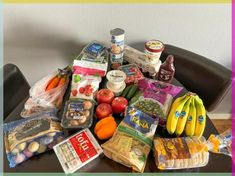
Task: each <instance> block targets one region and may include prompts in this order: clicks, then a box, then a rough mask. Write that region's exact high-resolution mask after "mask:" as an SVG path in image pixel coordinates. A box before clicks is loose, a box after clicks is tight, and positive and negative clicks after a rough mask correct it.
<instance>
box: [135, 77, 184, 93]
mask: <svg viewBox="0 0 235 176" xmlns="http://www.w3.org/2000/svg"><path fill="white" fill-rule="evenodd" d="M138 85H139V88H140V90H146V91H152V92H154V93H155V92H156V93H157V92H165V93H167V94H170V95H171V96H172V97H175V96H176V95H178V94H179V93H180V91H181V90H182V89H183V87H180V86H175V85H172V84H169V83H165V82H161V81H158V80H154V79H148V78H144V79H142V80H139V81H138Z"/></svg>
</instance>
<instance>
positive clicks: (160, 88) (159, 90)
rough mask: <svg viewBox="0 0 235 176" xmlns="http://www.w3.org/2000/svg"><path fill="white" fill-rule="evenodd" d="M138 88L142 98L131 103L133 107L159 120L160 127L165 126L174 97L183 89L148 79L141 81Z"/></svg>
mask: <svg viewBox="0 0 235 176" xmlns="http://www.w3.org/2000/svg"><path fill="white" fill-rule="evenodd" d="M138 87H139V89H140V91H141V96H139V98H138V99H137V100H136V101H135V102H131V103H132V104H131V106H133V107H135V108H137V109H139V110H141V111H143V112H144V113H146V114H148V115H150V116H152V117H153V118H159V125H162V126H164V125H165V124H166V117H167V114H168V112H169V109H170V107H171V104H172V102H173V97H175V96H176V95H177V94H178V93H179V92H180V91H181V90H182V87H178V86H174V85H172V84H168V83H163V82H160V81H157V80H152V79H147V78H144V79H142V80H139V82H138Z"/></svg>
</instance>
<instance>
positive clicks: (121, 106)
mask: <svg viewBox="0 0 235 176" xmlns="http://www.w3.org/2000/svg"><path fill="white" fill-rule="evenodd" d="M127 106H128V101H127V99H125V98H124V97H116V98H114V100H113V101H112V110H113V112H114V113H117V114H120V113H123V112H124V111H125V109H126V107H127Z"/></svg>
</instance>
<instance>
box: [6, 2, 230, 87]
mask: <svg viewBox="0 0 235 176" xmlns="http://www.w3.org/2000/svg"><path fill="white" fill-rule="evenodd" d="M115 27H121V28H123V29H125V31H126V43H128V44H130V45H132V46H136V47H137V48H140V49H141V48H142V44H143V42H144V41H146V40H149V39H159V40H162V41H163V42H164V43H168V44H173V45H176V46H179V47H182V48H185V49H188V50H191V51H194V52H196V53H198V54H200V55H203V56H206V57H208V58H211V59H213V60H214V61H216V62H218V63H221V64H222V65H224V66H226V67H227V68H230V69H231V7H230V4H224V5H223V4H148V5H143V4H140V5H137V4H135V5H134V4H125V5H124V4H100V5H99V4H96V5H92V4H89V5H86V4H73V5H48V4H47V5H23V4H20V5H4V62H5V64H6V63H15V64H16V65H18V66H19V67H20V69H21V70H22V71H23V73H24V75H25V76H26V78H27V80H28V81H29V83H30V84H31V85H32V84H33V83H34V82H35V81H37V80H38V79H39V78H40V77H42V76H43V75H45V74H47V73H49V72H51V71H53V70H54V69H56V68H57V67H64V66H65V65H66V64H70V63H71V62H72V60H71V59H69V57H70V56H71V55H73V54H78V53H79V52H80V50H81V48H82V47H83V46H84V45H85V44H86V43H88V42H89V41H91V40H99V41H101V42H104V43H106V44H107V45H108V44H109V41H110V36H109V31H110V29H112V28H115Z"/></svg>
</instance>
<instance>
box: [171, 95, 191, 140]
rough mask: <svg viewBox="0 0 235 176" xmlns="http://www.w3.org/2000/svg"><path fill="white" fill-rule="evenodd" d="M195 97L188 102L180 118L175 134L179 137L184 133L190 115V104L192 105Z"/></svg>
mask: <svg viewBox="0 0 235 176" xmlns="http://www.w3.org/2000/svg"><path fill="white" fill-rule="evenodd" d="M192 98H193V97H190V98H189V99H188V100H187V102H186V103H185V104H184V107H183V109H182V111H181V113H180V117H179V118H178V122H177V126H176V130H175V134H176V135H177V136H179V135H181V134H182V133H183V131H184V127H185V124H186V121H187V117H188V114H189V110H190V104H191V100H192Z"/></svg>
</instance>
